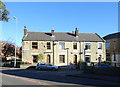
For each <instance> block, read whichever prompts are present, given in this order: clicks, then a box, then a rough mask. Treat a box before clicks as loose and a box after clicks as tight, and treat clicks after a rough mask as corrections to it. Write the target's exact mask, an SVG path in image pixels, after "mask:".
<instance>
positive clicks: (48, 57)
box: [46, 55, 51, 63]
mask: <svg viewBox="0 0 120 87" xmlns="http://www.w3.org/2000/svg"><path fill="white" fill-rule="evenodd" d="M46 62H48V63H51V58H50V55H47V58H46Z"/></svg>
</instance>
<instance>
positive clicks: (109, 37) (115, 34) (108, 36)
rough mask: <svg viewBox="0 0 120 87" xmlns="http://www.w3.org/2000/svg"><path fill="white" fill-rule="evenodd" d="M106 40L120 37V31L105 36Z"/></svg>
mask: <svg viewBox="0 0 120 87" xmlns="http://www.w3.org/2000/svg"><path fill="white" fill-rule="evenodd" d="M103 38H104V39H105V40H109V39H114V38H120V32H117V33H113V34H108V35H106V36H105V37H103Z"/></svg>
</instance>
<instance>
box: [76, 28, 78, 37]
mask: <svg viewBox="0 0 120 87" xmlns="http://www.w3.org/2000/svg"><path fill="white" fill-rule="evenodd" d="M75 36H76V37H77V36H78V28H75Z"/></svg>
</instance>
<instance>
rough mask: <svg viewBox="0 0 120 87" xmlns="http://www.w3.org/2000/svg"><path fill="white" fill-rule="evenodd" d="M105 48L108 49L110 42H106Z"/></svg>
mask: <svg viewBox="0 0 120 87" xmlns="http://www.w3.org/2000/svg"><path fill="white" fill-rule="evenodd" d="M106 49H107V50H109V49H110V42H106Z"/></svg>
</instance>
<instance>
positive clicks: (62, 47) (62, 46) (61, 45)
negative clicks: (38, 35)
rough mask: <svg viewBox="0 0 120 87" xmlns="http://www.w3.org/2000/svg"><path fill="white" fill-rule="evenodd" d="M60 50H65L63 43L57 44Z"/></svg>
mask: <svg viewBox="0 0 120 87" xmlns="http://www.w3.org/2000/svg"><path fill="white" fill-rule="evenodd" d="M59 46H60V49H62V50H64V49H65V43H64V42H60V43H59Z"/></svg>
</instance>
